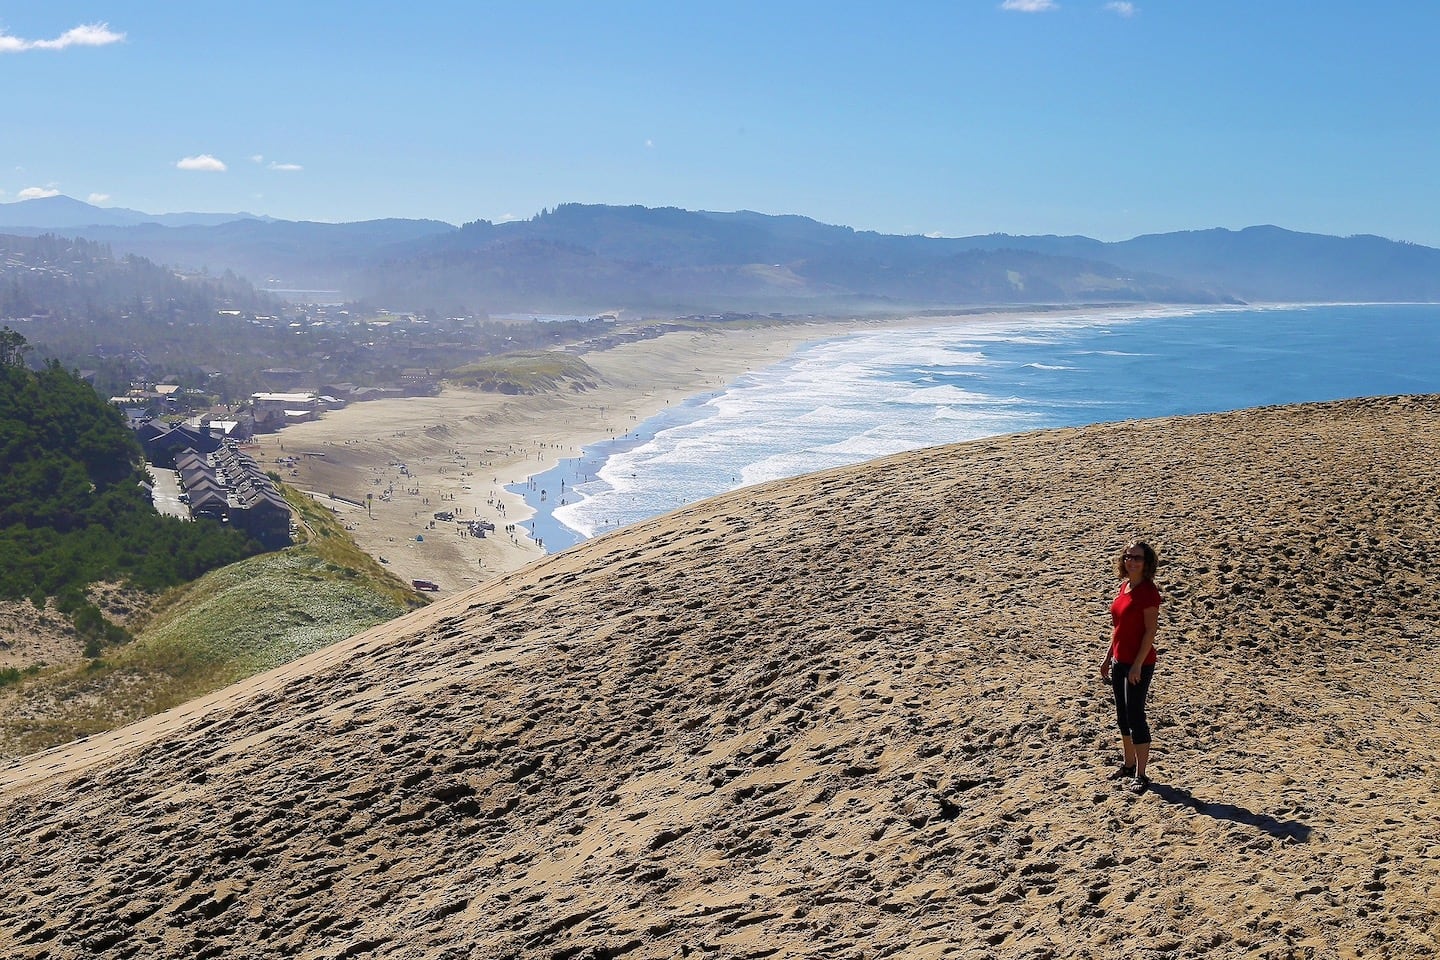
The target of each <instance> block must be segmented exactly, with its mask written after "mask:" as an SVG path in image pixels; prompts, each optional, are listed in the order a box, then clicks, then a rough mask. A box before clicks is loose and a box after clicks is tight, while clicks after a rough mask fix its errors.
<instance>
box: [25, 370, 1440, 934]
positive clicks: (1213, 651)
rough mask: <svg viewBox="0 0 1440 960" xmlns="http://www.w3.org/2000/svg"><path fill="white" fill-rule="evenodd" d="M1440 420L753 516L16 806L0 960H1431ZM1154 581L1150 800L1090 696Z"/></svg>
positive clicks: (64, 771)
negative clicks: (1129, 570) (1143, 584)
mask: <svg viewBox="0 0 1440 960" xmlns="http://www.w3.org/2000/svg"><path fill="white" fill-rule="evenodd" d="M1437 464H1440V396H1436V395H1430V396H1412V397H1398V398H1372V399H1365V400H1348V401H1337V402H1330V403H1319V404H1308V405H1301V406H1281V407H1265V408H1257V409H1250V410H1241V411H1235V412H1229V413H1221V414H1206V415H1198V416H1189V417H1172V418H1163V419H1158V420H1149V421H1128V422H1122V423H1114V424H1106V425H1097V426H1086V427H1078V428H1066V429H1059V430H1047V431H1039V432H1033V433H1024V434H1017V435H1012V436H1005V437H994V438H988V439H982V440H976V441H972V442H968V443H962V444H957V445H952V446H947V447H939V448H929V449H926V450H921V451H915V452H910V453H904V454H899V455H895V456H891V457H887V458H884V459H881V460H876V461H872V462H869V463H865V464H861V465H857V466H852V467H845V468H840V469H835V470H830V471H825V472H823V473H818V474H812V475H808V476H804V477H799V478H792V479H788V480H783V481H775V482H771V483H765V484H760V485H756V486H751V487H746V488H743V489H740V490H736V491H734V492H732V493H729V494H726V495H724V496H722V497H718V498H715V499H712V500H709V501H706V502H704V503H700V504H696V505H693V506H691V507H687V508H684V509H682V510H679V511H676V512H673V513H670V514H667V515H665V516H662V517H657V518H655V519H652V520H649V521H644V522H641V523H637V524H635V525H633V526H631V527H627V528H625V529H622V530H620V531H618V532H616V533H612V534H608V535H605V536H602V537H598V538H596V539H594V540H591V541H588V542H586V543H584V544H581V545H580V546H578V547H576V548H574V549H571V550H567V551H565V552H563V553H560V554H557V555H554V556H550V557H546V558H543V559H541V560H539V561H537V562H533V563H531V564H528V565H527V566H525V567H524V568H523V569H520V570H518V571H515V572H514V573H512V574H509V575H507V576H504V577H501V578H498V579H496V580H494V581H491V582H488V583H485V584H481V585H478V586H476V587H475V588H473V589H471V590H469V591H467V592H465V593H461V594H457V595H453V596H449V597H442V598H441V599H440V600H439V602H437V603H435V604H432V605H430V606H428V607H426V608H424V609H421V610H418V611H416V612H415V613H413V614H411V615H408V616H406V617H403V618H400V619H398V620H395V621H392V622H390V623H386V624H383V625H381V626H377V627H375V628H373V629H371V630H369V631H367V632H365V633H364V634H361V635H359V636H356V637H353V638H351V639H349V640H346V641H342V642H340V643H337V644H335V645H333V646H332V647H328V648H326V649H324V650H321V651H318V652H316V653H315V654H312V655H310V656H308V657H306V658H304V659H302V660H298V661H295V662H292V663H290V664H287V665H285V666H284V667H281V668H278V669H276V670H274V671H272V672H270V673H268V674H265V675H262V676H258V677H254V678H251V679H249V680H246V681H244V682H242V683H240V684H237V685H236V686H235V687H232V688H230V689H228V690H225V691H221V692H219V693H217V694H214V695H212V696H210V697H207V698H205V699H204V700H202V701H196V702H193V703H189V704H186V705H184V706H183V707H181V708H177V709H176V710H174V711H171V712H169V713H167V714H162V715H159V716H156V717H153V718H149V719H147V720H145V721H142V722H140V723H137V724H134V725H132V726H130V727H127V728H125V729H123V730H119V731H116V732H114V733H111V734H104V735H100V736H95V737H91V738H89V739H87V740H85V741H83V742H78V743H74V744H69V745H67V746H64V747H60V748H56V749H53V750H49V751H46V752H44V753H41V754H36V755H34V756H31V757H27V758H24V759H23V760H20V761H17V762H15V763H13V764H10V765H8V766H6V767H4V768H0V829H3V830H4V834H5V836H6V839H7V846H6V850H5V853H4V854H3V856H0V883H3V884H4V886H5V889H6V890H7V891H10V895H9V896H8V897H7V898H6V899H5V901H4V902H3V903H0V946H3V947H4V952H5V953H6V955H7V956H13V957H17V958H33V960H39V958H41V957H51V958H53V957H69V956H81V955H83V956H92V957H100V958H117V960H118V958H122V957H133V956H146V957H154V958H177V960H178V958H188V957H195V956H200V955H205V956H211V955H214V956H221V955H223V956H226V957H234V958H262V957H272V956H281V955H287V956H309V957H342V956H343V957H350V958H370V960H380V958H396V960H399V958H406V960H442V958H446V957H453V956H462V955H463V956H475V957H501V956H506V957H526V958H529V957H535V958H541V957H544V958H554V957H586V956H611V957H617V956H624V957H627V958H668V957H676V956H692V957H693V956H769V957H786V958H792V957H834V956H861V955H864V956H907V957H937V958H938V957H974V958H977V960H978V958H982V957H983V958H991V957H1000V958H1016V960H1019V958H1036V957H1045V958H1051V960H1071V958H1073V960H1082V958H1093V957H1111V956H1116V957H1118V956H1138V957H1154V958H1162V957H1163V958H1177V960H1201V958H1205V960H1210V958H1216V957H1219V958H1232V957H1233V958H1261V960H1288V958H1294V957H1312V958H1321V960H1342V958H1355V957H1384V958H1397V960H1398V958H1407V960H1409V958H1415V960H1419V958H1428V957H1433V956H1435V955H1436V953H1437V951H1440V908H1437V904H1440V847H1437V846H1436V841H1435V838H1436V837H1437V836H1440V760H1437V757H1440V712H1437V709H1436V704H1437V703H1440V659H1437V658H1440V647H1437V645H1436V643H1435V638H1436V636H1437V635H1440V573H1437V571H1440V501H1437V499H1436V497H1435V490H1436V489H1437V487H1440V466H1437ZM1137 536H1138V537H1144V538H1145V539H1147V540H1148V541H1149V542H1151V543H1152V544H1154V545H1155V546H1156V547H1157V549H1158V550H1159V553H1160V558H1161V563H1160V567H1159V572H1158V576H1157V579H1158V582H1159V585H1160V589H1161V591H1162V593H1163V595H1164V598H1165V602H1164V605H1163V607H1162V611H1161V618H1160V632H1159V635H1158V638H1157V647H1158V649H1159V651H1160V660H1159V666H1158V668H1157V672H1156V680H1155V683H1154V685H1153V686H1152V688H1151V703H1150V718H1151V725H1152V728H1153V729H1154V732H1155V741H1154V744H1153V746H1152V752H1151V760H1150V770H1149V774H1150V778H1151V786H1150V789H1149V791H1147V792H1144V793H1140V794H1135V793H1132V792H1130V791H1128V790H1126V789H1124V787H1123V786H1122V785H1121V784H1119V783H1117V782H1116V781H1114V780H1112V779H1110V774H1111V772H1112V771H1113V770H1114V768H1115V765H1116V764H1117V763H1118V760H1119V742H1118V735H1117V734H1116V732H1115V727H1114V724H1115V719H1114V712H1113V710H1114V708H1113V705H1112V704H1111V703H1110V698H1109V691H1108V689H1107V688H1106V687H1105V686H1104V685H1103V684H1102V683H1101V682H1100V679H1099V676H1098V666H1099V663H1100V660H1101V658H1102V656H1103V654H1104V651H1105V650H1106V646H1107V640H1108V629H1109V618H1108V608H1109V603H1110V600H1111V598H1112V597H1113V596H1114V592H1115V589H1116V576H1117V575H1116V573H1115V559H1116V555H1117V554H1118V552H1119V550H1120V548H1121V547H1122V546H1123V545H1124V544H1125V543H1127V542H1129V541H1130V540H1131V539H1133V538H1135V537H1137Z"/></svg>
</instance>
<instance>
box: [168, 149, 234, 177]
mask: <svg viewBox="0 0 1440 960" xmlns="http://www.w3.org/2000/svg"><path fill="white" fill-rule="evenodd" d="M175 166H176V167H177V168H178V169H180V170H206V171H210V172H212V173H224V172H225V171H226V170H228V169H230V168H229V167H227V166H225V161H223V160H220V159H218V158H216V157H212V156H210V154H208V153H202V154H200V155H199V156H196V157H185V158H184V159H182V160H177V161H176V163H175Z"/></svg>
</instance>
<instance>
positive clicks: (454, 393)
mask: <svg viewBox="0 0 1440 960" xmlns="http://www.w3.org/2000/svg"><path fill="white" fill-rule="evenodd" d="M1069 312H1073V311H1069ZM1088 312H1093V313H1096V314H1099V315H1105V314H1108V313H1114V314H1116V315H1123V316H1126V317H1144V316H1162V315H1173V314H1174V313H1176V312H1177V310H1176V308H1173V307H1153V308H1134V309H1126V310H1124V311H1114V310H1106V309H1103V308H1095V309H1094V310H1093V311H1088ZM1051 315H1052V312H1046V311H1036V312H1035V316H1036V317H1037V318H1044V317H1047V316H1051ZM1026 318H1027V315H1026V314H1025V313H1024V312H1016V311H1010V312H1001V313H994V314H967V315H965V316H963V317H956V318H951V322H957V323H964V324H965V325H967V326H968V327H971V328H983V327H984V326H985V325H986V324H994V325H1001V324H1004V325H1007V326H1010V325H1014V324H1016V323H1022V324H1023V323H1024V322H1026ZM946 322H947V318H945V317H936V316H926V317H901V318H892V319H887V320H875V319H824V320H811V321H799V320H791V321H787V322H783V323H773V324H767V325H763V326H755V325H744V326H740V325H736V326H727V325H724V324H720V323H712V324H710V325H708V326H707V327H706V328H705V329H703V330H681V331H673V332H668V333H666V334H664V335H663V336H660V337H656V338H653V339H648V340H640V341H635V342H630V343H624V344H621V345H619V346H615V347H612V348H609V349H603V350H590V351H587V352H585V353H583V354H581V358H582V359H583V360H584V361H585V362H586V363H587V364H589V365H590V366H591V367H592V368H594V370H595V371H596V372H597V373H598V374H599V376H600V381H599V383H598V384H596V385H595V386H594V387H593V388H587V389H583V390H570V389H567V388H561V389H558V390H551V391H548V392H545V393H540V394H530V395H518V396H512V395H504V394H499V393H486V392H483V391H479V390H466V389H461V388H457V387H453V386H446V387H445V389H444V390H443V392H442V393H441V394H440V395H439V396H436V397H412V398H404V399H393V400H380V401H372V402H366V403H356V404H351V405H350V406H347V407H345V408H342V409H339V410H334V411H330V412H327V413H325V414H324V415H323V416H322V417H321V418H320V419H318V420H316V421H312V422H308V423H299V424H295V425H293V426H289V427H286V428H285V429H284V430H282V431H280V432H279V433H275V434H266V435H260V436H259V437H257V439H256V443H255V445H254V446H253V447H252V448H251V453H252V455H254V456H255V457H256V459H257V460H258V461H259V462H260V463H261V465H262V466H264V467H265V468H266V469H271V470H274V471H275V472H276V473H278V474H280V476H281V478H282V479H283V480H284V481H285V482H286V483H289V484H290V485H292V486H294V487H296V488H298V489H300V490H303V491H306V492H308V493H311V494H313V495H314V496H316V498H317V499H318V500H320V501H321V502H323V503H325V504H326V505H327V506H330V507H331V508H333V509H334V510H335V512H336V513H337V514H338V515H339V516H341V517H342V518H343V519H344V521H345V523H346V525H347V526H348V527H349V529H350V532H351V535H352V536H353V537H354V538H355V541H356V543H357V544H359V546H360V547H361V549H363V550H365V551H366V552H367V553H370V554H371V555H373V556H375V557H377V558H383V562H385V563H386V564H387V566H388V567H389V569H390V570H392V571H393V572H394V573H395V574H396V575H397V576H398V577H400V579H402V580H404V581H406V582H409V581H413V580H424V581H430V582H432V583H435V584H436V585H438V586H439V587H440V590H439V591H437V593H438V594H440V595H447V594H452V593H454V592H456V591H459V590H463V589H466V588H468V587H471V586H474V585H475V584H477V583H481V582H484V581H486V580H489V579H493V578H494V577H496V576H499V575H501V574H504V573H507V572H509V571H512V570H515V569H518V568H519V567H521V566H523V565H525V564H527V563H530V562H532V561H534V560H536V559H537V558H539V557H540V556H542V555H544V553H545V552H546V550H545V549H544V547H543V546H542V545H541V544H539V543H536V542H535V539H532V537H531V536H530V531H529V528H528V526H527V525H526V521H527V520H529V518H530V517H531V516H532V515H533V514H534V508H533V507H532V506H530V505H527V504H526V502H525V498H524V497H523V496H522V495H521V494H520V493H516V492H512V491H511V490H508V489H507V487H509V486H511V485H521V486H522V487H523V485H524V484H525V482H526V481H527V480H528V479H529V478H531V477H534V476H536V475H538V474H541V473H543V472H544V471H546V470H548V469H549V468H551V467H553V466H554V465H555V464H556V463H557V462H559V461H560V460H562V459H567V458H573V457H576V456H578V455H579V454H580V452H581V450H582V448H583V447H585V446H586V445H589V444H593V443H596V442H599V441H604V440H608V439H612V438H616V437H623V436H625V435H626V434H628V433H630V432H631V431H634V430H635V429H636V428H637V427H638V426H639V425H640V424H642V423H644V422H645V421H646V420H648V419H649V418H650V417H652V416H654V415H655V414H657V413H660V412H662V411H665V410H666V409H667V408H673V407H675V406H677V405H679V404H681V403H682V402H684V401H685V400H687V399H688V398H692V397H694V396H696V395H699V394H704V393H706V392H709V391H716V390H719V389H721V388H723V387H724V386H725V385H727V384H729V383H731V382H733V381H734V380H735V379H736V378H738V377H740V376H742V375H743V374H745V373H747V372H751V371H754V370H758V369H762V368H764V367H767V366H769V365H771V364H774V363H776V362H778V361H781V360H783V359H784V358H785V357H787V356H789V355H790V354H791V353H792V352H793V351H794V350H795V349H796V348H797V347H799V346H801V345H802V344H805V343H808V342H813V341H820V340H826V339H830V338H835V337H843V336H846V335H848V334H854V333H862V332H872V333H873V332H875V331H878V330H883V329H887V328H889V329H912V328H916V327H934V326H940V325H943V324H945V323H946ZM291 458H293V460H294V462H293V464H292V463H291V462H290V461H291ZM332 495H333V496H332ZM562 495H563V494H562V491H560V490H558V489H557V490H555V491H547V496H548V497H550V498H552V499H558V498H559V497H560V496H562ZM437 513H448V514H453V515H454V518H453V519H438V520H437V519H436V517H435V514H437ZM471 522H479V523H482V524H491V525H493V526H494V530H493V531H486V535H485V536H484V537H483V538H480V537H476V536H473V535H471V532H470V531H471V529H474V528H471V527H470V526H469V524H470V523H471ZM542 539H543V538H542ZM552 552H553V551H552Z"/></svg>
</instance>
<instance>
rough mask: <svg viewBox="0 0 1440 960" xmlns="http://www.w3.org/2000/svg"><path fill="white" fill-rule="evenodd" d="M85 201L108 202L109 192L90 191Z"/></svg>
mask: <svg viewBox="0 0 1440 960" xmlns="http://www.w3.org/2000/svg"><path fill="white" fill-rule="evenodd" d="M85 201H86V202H87V203H96V204H99V203H109V202H110V194H108V193H92V194H90V196H88V197H86V198H85Z"/></svg>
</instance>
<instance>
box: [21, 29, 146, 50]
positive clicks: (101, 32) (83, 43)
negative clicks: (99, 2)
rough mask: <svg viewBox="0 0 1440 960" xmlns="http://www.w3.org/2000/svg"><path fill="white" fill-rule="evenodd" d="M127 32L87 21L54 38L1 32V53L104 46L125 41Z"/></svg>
mask: <svg viewBox="0 0 1440 960" xmlns="http://www.w3.org/2000/svg"><path fill="white" fill-rule="evenodd" d="M124 39H125V34H123V33H116V32H115V31H114V30H111V29H110V24H108V23H86V24H82V25H81V26H78V27H73V28H71V29H69V30H66V31H65V32H64V33H62V34H60V36H58V37H56V38H55V39H54V40H26V39H24V38H23V37H12V36H10V35H9V34H8V33H0V53H23V52H25V51H26V50H64V49H65V48H66V47H104V46H108V45H109V44H112V43H120V42H122V41H124Z"/></svg>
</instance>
